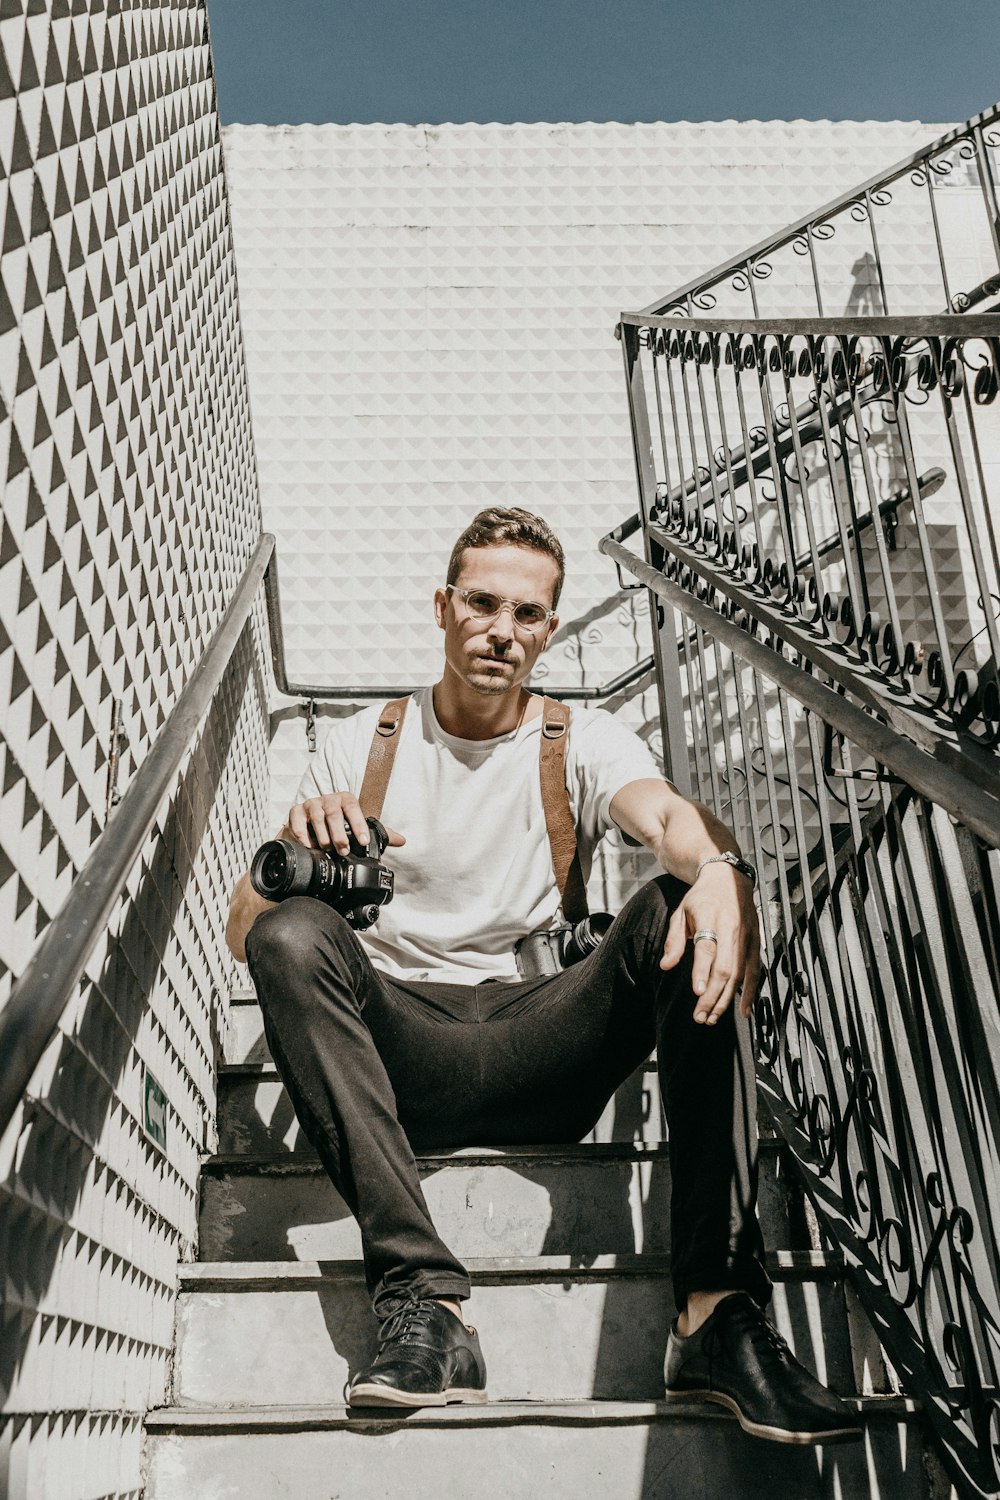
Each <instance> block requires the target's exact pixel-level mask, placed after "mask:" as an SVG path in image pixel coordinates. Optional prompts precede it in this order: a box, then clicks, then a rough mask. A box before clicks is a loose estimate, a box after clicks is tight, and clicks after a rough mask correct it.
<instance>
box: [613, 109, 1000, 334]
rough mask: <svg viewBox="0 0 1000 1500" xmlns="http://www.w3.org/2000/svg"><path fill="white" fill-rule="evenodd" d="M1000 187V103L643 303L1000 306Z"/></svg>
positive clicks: (733, 311) (881, 308) (788, 308)
mask: <svg viewBox="0 0 1000 1500" xmlns="http://www.w3.org/2000/svg"><path fill="white" fill-rule="evenodd" d="M998 197H1000V104H997V105H993V106H992V107H991V108H990V109H987V110H984V111H983V113H982V114H980V115H976V116H975V117H974V118H973V119H971V120H968V121H967V122H966V123H965V124H964V125H962V126H960V127H959V128H958V129H956V130H952V131H949V132H948V134H947V135H944V136H942V137H940V138H939V139H938V140H935V141H932V142H931V143H930V144H929V145H927V146H925V147H922V148H921V149H920V150H919V151H915V152H913V153H912V155H910V156H907V157H906V158H904V160H902V161H900V162H897V163H896V164H895V165H894V166H892V167H890V168H889V169H888V170H887V171H883V172H880V173H879V174H878V175H877V176H875V177H872V178H869V179H868V181H866V182H862V183H860V184H858V185H855V186H852V187H851V189H850V190H849V191H848V192H846V193H842V194H841V195H840V196H839V197H837V198H835V199H833V201H832V202H829V203H825V204H823V206H822V207H820V208H818V209H815V210H814V211H813V212H811V213H809V214H806V215H805V216H803V217H802V218H801V219H799V220H797V221H796V222H795V223H794V224H790V225H788V226H786V227H785V228H783V229H782V230H781V231H780V232H779V233H777V234H773V235H770V236H768V238H767V239H764V240H762V241H760V242H759V243H758V244H756V245H754V246H752V247H751V249H749V250H747V251H746V252H744V253H743V254H742V255H740V256H738V257H737V258H736V259H735V260H731V261H726V262H725V263H724V264H723V265H720V266H716V267H715V268H714V269H713V270H711V271H709V272H707V273H706V274H704V275H701V276H699V277H697V278H696V279H695V280H693V281H689V282H688V283H686V284H685V285H684V286H681V287H678V288H676V289H675V290H674V291H673V292H671V293H670V294H669V296H667V297H663V298H660V299H659V300H658V301H657V302H654V303H652V304H651V305H650V306H649V307H646V308H644V309H643V312H644V313H645V314H647V315H654V316H655V315H657V314H661V313H671V314H675V315H679V316H681V317H685V316H687V317H699V316H705V315H706V314H707V315H710V316H715V317H717V316H720V315H725V316H732V317H737V318H739V317H743V318H767V317H768V316H769V315H771V314H772V313H775V314H777V313H780V314H789V313H792V312H795V313H797V314H798V313H802V314H804V315H807V316H819V317H823V316H825V315H828V314H830V313H831V312H833V311H835V310H836V311H840V310H843V311H845V312H850V313H854V314H875V315H881V316H888V315H890V314H892V315H898V314H906V313H910V312H914V311H917V310H919V311H921V312H923V311H926V310H927V309H928V307H930V308H934V307H940V308H941V309H942V310H948V311H950V312H951V313H967V312H969V311H972V310H975V309H978V310H980V311H985V310H987V309H990V308H996V306H997V305H998V301H1000V207H998ZM958 200H961V201H958ZM953 206H954V207H956V208H957V210H958V211H957V212H953V211H952V208H953ZM977 267H978V268H979V270H978V271H977ZM915 299H918V300H915Z"/></svg>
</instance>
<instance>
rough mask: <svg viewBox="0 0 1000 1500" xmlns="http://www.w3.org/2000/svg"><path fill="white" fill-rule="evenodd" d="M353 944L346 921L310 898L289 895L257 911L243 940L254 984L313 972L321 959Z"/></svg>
mask: <svg viewBox="0 0 1000 1500" xmlns="http://www.w3.org/2000/svg"><path fill="white" fill-rule="evenodd" d="M351 942H357V938H356V937H355V935H354V932H353V931H352V929H351V928H350V927H349V926H348V924H347V922H346V921H345V920H344V918H343V917H342V916H341V915H340V913H339V912H336V911H334V910H333V909H332V907H329V906H327V905H326V904H325V903H324V902H322V901H317V900H315V898H314V897H312V896H290V897H289V898H288V899H287V900H285V901H281V902H279V903H278V905H277V906H273V907H271V909H270V910H269V911H263V912H261V914H260V916H259V917H257V919H256V921H255V922H254V924H253V926H252V927H251V928H250V931H249V932H248V933H247V938H246V955H247V963H248V965H249V967H250V972H251V974H252V976H253V978H254V981H255V982H256V981H258V980H259V979H264V980H265V981H266V980H267V979H268V978H269V977H271V976H274V977H277V978H279V979H284V980H288V979H291V978H294V976H295V975H296V974H302V973H313V972H315V970H316V967H317V965H318V964H319V963H320V962H321V961H322V958H323V957H324V956H328V955H329V954H331V953H332V952H335V951H336V950H337V949H338V948H341V947H344V946H349V945H350V943H351Z"/></svg>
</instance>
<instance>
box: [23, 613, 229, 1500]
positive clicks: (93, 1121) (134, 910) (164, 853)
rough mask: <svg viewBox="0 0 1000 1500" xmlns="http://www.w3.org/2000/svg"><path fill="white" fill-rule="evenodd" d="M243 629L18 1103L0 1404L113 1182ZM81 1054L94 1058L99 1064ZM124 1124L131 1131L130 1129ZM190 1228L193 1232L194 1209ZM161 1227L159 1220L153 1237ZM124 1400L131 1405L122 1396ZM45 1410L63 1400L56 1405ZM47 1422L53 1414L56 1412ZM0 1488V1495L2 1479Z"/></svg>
mask: <svg viewBox="0 0 1000 1500" xmlns="http://www.w3.org/2000/svg"><path fill="white" fill-rule="evenodd" d="M251 630H252V623H250V624H248V627H247V629H246V630H245V631H244V634H243V637H242V638H241V641H240V644H239V646H238V647H237V650H236V652H235V654H234V657H233V660H232V662H231V664H230V667H229V671H228V673H227V675H226V678H225V679H224V681H223V683H222V685H221V686H220V689H219V691H218V693H217V694H216V696H215V699H214V701H213V705H212V708H211V710H210V712H209V715H208V718H207V719H206V722H205V724H204V727H203V729H202V732H201V735H200V736H199V740H198V742H197V743H196V745H195V746H194V748H193V752H192V754H191V757H190V759H189V761H188V763H187V766H186V768H185V770H184V772H183V774H182V776H181V779H180V781H179V783H178V785H177V787H176V789H175V791H174V794H173V797H172V799H171V803H170V807H169V811H168V813H167V815H166V817H165V819H164V823H163V827H162V831H161V833H160V836H159V838H158V839H157V840H156V844H155V848H154V850H153V852H152V856H151V858H150V859H149V861H148V863H147V864H146V866H145V868H144V872H143V875H142V878H141V880H140V882H139V884H138V888H137V889H136V892H135V895H134V896H133V897H132V898H131V899H130V900H129V905H128V910H127V912H126V914H125V918H124V921H123V923H122V926H121V931H120V933H119V935H118V937H117V938H116V939H114V940H113V942H112V945H111V948H110V951H109V952H108V955H107V958H106V961H105V964H104V967H103V970H102V972H101V975H100V978H99V979H98V980H97V981H95V982H93V983H92V984H90V986H89V988H90V993H89V996H88V998H87V1001H86V1003H85V1005H84V1007H83V1010H82V1013H81V1016H80V1020H79V1024H78V1026H77V1028H76V1031H75V1035H74V1038H73V1040H72V1041H71V1040H70V1039H68V1038H64V1039H63V1041H62V1044H61V1047H60V1052H59V1058H58V1062H57V1064H56V1066H55V1069H54V1071H53V1082H52V1085H51V1088H50V1089H49V1092H48V1094H47V1095H46V1097H45V1098H44V1099H40V1100H38V1101H37V1102H35V1103H32V1104H31V1105H29V1106H28V1109H27V1112H26V1115H25V1120H24V1123H23V1125H22V1127H21V1138H20V1141H19V1146H18V1152H17V1165H16V1167H15V1169H14V1172H13V1173H12V1175H11V1177H10V1178H9V1179H8V1180H7V1182H6V1183H4V1184H2V1185H0V1204H2V1209H0V1258H2V1260H3V1262H4V1264H5V1266H6V1278H7V1279H6V1286H7V1294H6V1302H5V1307H4V1315H3V1338H2V1340H0V1398H2V1401H3V1403H4V1404H5V1403H6V1401H7V1399H8V1397H9V1396H10V1393H11V1391H12V1389H13V1388H14V1386H15V1383H16V1381H17V1379H18V1374H19V1371H20V1370H21V1366H22V1363H23V1361H24V1359H25V1356H26V1354H27V1353H28V1351H29V1349H30V1348H31V1347H32V1346H33V1345H34V1343H35V1341H36V1340H37V1339H38V1338H39V1337H42V1336H44V1333H45V1330H46V1328H47V1327H48V1325H49V1324H51V1323H52V1321H53V1318H52V1316H51V1314H50V1313H48V1312H46V1313H42V1312H41V1311H40V1308H41V1306H42V1305H43V1304H44V1303H45V1301H46V1298H47V1297H49V1296H50V1293H51V1290H52V1287H53V1284H54V1283H55V1282H57V1281H58V1277H59V1273H60V1269H61V1257H62V1253H63V1249H64V1246H65V1245H66V1242H67V1241H68V1240H69V1239H70V1237H71V1235H72V1234H73V1232H74V1231H73V1229H72V1228H71V1227H70V1226H73V1225H74V1223H75V1216H76V1215H77V1213H78V1210H79V1207H80V1204H81V1201H82V1199H83V1197H84V1195H85V1193H86V1191H87V1188H88V1185H90V1183H91V1182H92V1180H93V1179H95V1178H97V1179H99V1178H100V1177H101V1176H102V1175H106V1176H107V1177H108V1178H112V1177H113V1175H114V1174H113V1172H112V1169H110V1168H109V1167H108V1166H107V1165H106V1164H105V1163H103V1162H102V1160H101V1159H100V1157H99V1156H98V1154H97V1150H96V1146H97V1143H98V1142H99V1141H100V1139H101V1137H102V1134H103V1133H104V1131H105V1130H106V1128H107V1125H108V1121H109V1116H110V1114H111V1112H112V1110H113V1108H114V1106H115V1102H116V1099H117V1098H118V1090H119V1088H120V1085H121V1082H122V1079H123V1078H124V1076H125V1074H126V1072H127V1070H128V1067H129V1064H130V1060H131V1059H132V1057H133V1050H134V1046H135V1040H136V1037H137V1035H138V1033H139V1031H140V1028H141V1026H142V1023H143V1018H144V1016H145V1014H146V1008H147V994H148V992H149V990H150V988H151V986H152V985H153V984H154V982H155V980H156V979H157V977H158V975H159V974H160V973H162V970H163V963H164V959H165V956H166V954H167V951H168V948H169V945H170V942H171V938H172V936H173V934H174V931H175V924H176V921H177V917H178V914H179V912H180V910H181V908H182V906H183V903H184V900H185V895H186V890H187V888H188V887H189V886H190V884H191V881H192V879H193V878H194V872H193V862H194V859H195V857H196V854H197V851H198V849H199V847H200V845H201V841H202V839H203V837H204V835H205V832H206V829H207V826H208V822H209V818H210V815H211V811H212V808H213V805H214V802H215V797H216V794H217V792H218V790H219V787H220V786H221V785H222V784H223V782H224V779H225V773H226V767H227V765H228V763H229V760H230V757H231V756H232V754H233V753H234V750H235V748H236V747H237V744H238V740H237V737H236V735H235V731H236V728H237V722H238V718H239V713H240V707H241V704H242V702H243V699H244V695H245V692H246V688H247V684H248V682H249V679H250V676H251V672H252V671H253V665H254V654H253V645H252V639H251ZM179 877H182V878H179ZM214 1024H215V1023H214V1018H213V1026H214ZM214 1040H215V1041H217V1040H218V1038H214ZM88 1058H96V1059H99V1066H97V1065H94V1064H92V1063H90V1062H89V1061H88V1060H87V1059H88ZM128 1124H129V1126H131V1127H133V1128H135V1130H136V1133H137V1135H138V1126H137V1125H136V1123H135V1122H134V1121H129V1122H128ZM137 1149H139V1150H142V1151H145V1152H146V1153H147V1156H148V1157H150V1158H152V1159H155V1158H157V1157H158V1153H157V1152H155V1150H154V1148H153V1147H152V1145H150V1144H149V1143H147V1142H145V1141H144V1140H143V1139H142V1137H141V1135H140V1136H138V1140H137ZM159 1160H160V1161H161V1162H162V1160H163V1159H162V1158H159ZM123 1190H124V1193H125V1195H126V1197H127V1198H131V1197H133V1196H134V1195H133V1192H132V1189H131V1188H130V1187H129V1186H128V1185H127V1184H123V1183H121V1182H120V1181H119V1180H117V1179H116V1180H115V1181H114V1185H113V1186H111V1185H110V1184H109V1188H108V1189H107V1193H108V1196H115V1197H120V1195H121V1193H122V1191H123ZM139 1212H140V1213H142V1214H143V1215H145V1216H147V1217H148V1218H153V1217H155V1210H153V1209H152V1208H149V1207H147V1206H146V1205H145V1204H142V1205H140V1209H139ZM191 1221H192V1229H193V1225H194V1210H193V1208H192V1212H191ZM164 1229H165V1226H164V1225H163V1224H162V1221H161V1225H160V1232H161V1233H162V1232H164ZM76 1232H77V1233H79V1234H80V1235H81V1236H84V1235H85V1234H86V1230H85V1228H84V1227H83V1226H81V1227H80V1229H79V1230H78V1231H76ZM98 1232H100V1231H98ZM166 1233H167V1234H169V1235H171V1236H173V1237H175V1238H179V1235H180V1231H179V1230H178V1229H177V1228H175V1227H174V1226H169V1227H166ZM116 1251H117V1247H115V1246H113V1245H111V1246H104V1245H101V1244H100V1243H99V1242H97V1241H96V1240H92V1242H91V1248H90V1249H89V1250H88V1252H87V1256H86V1261H87V1275H88V1277H90V1278H91V1279H92V1281H93V1283H94V1288H93V1291H92V1293H91V1295H90V1296H89V1297H84V1296H82V1295H81V1288H80V1287H79V1286H78V1287H77V1294H76V1295H75V1296H74V1298H73V1306H74V1308H78V1307H81V1306H86V1305H89V1306H90V1307H91V1308H95V1307H96V1306H97V1305H98V1304H100V1305H102V1306H104V1307H107V1306H109V1305H112V1306H113V1296H112V1297H110V1298H109V1299H108V1302H105V1301H104V1297H103V1296H102V1295H101V1294H100V1293H99V1292H98V1291H97V1286H98V1285H99V1284H100V1281H101V1280H102V1279H103V1278H107V1277H113V1276H115V1275H118V1274H120V1268H117V1259H118V1255H117V1253H116ZM98 1267H99V1269H98ZM137 1274H138V1277H139V1280H140V1282H141V1281H142V1280H143V1278H144V1277H147V1280H148V1288H147V1290H148V1293H149V1295H150V1296H151V1297H156V1296H159V1297H165V1298H168V1299H169V1300H170V1302H171V1305H172V1299H173V1291H174V1288H173V1285H172V1283H171V1284H162V1285H160V1286H159V1287H157V1286H156V1283H155V1280H154V1278H152V1277H151V1276H148V1273H144V1272H141V1271H140V1272H138V1273H137ZM15 1288H16V1289H17V1290H16V1291H15V1290H14V1289H15ZM150 1311H151V1312H152V1309H150ZM57 1321H60V1322H61V1321H63V1320H62V1319H57ZM152 1321H153V1319H152V1317H150V1318H148V1319H147V1322H146V1326H147V1327H148V1326H149V1325H150V1324H151V1323H152ZM64 1322H65V1327H64V1329H62V1330H57V1333H56V1337H57V1338H65V1339H66V1340H67V1342H68V1343H69V1344H73V1343H75V1342H76V1341H78V1340H79V1341H83V1342H86V1341H87V1339H88V1338H90V1337H93V1338H95V1339H96V1340H97V1342H98V1343H100V1342H101V1341H102V1340H108V1342H109V1343H110V1344H111V1345H112V1346H113V1345H114V1344H115V1343H116V1342H117V1343H118V1344H119V1345H122V1346H124V1345H133V1346H136V1347H137V1353H139V1355H140V1356H146V1357H148V1356H149V1355H150V1354H151V1353H152V1354H155V1351H156V1350H157V1349H159V1348H161V1346H160V1345H159V1344H156V1343H153V1342H151V1341H148V1340H143V1339H142V1338H141V1337H140V1336H137V1334H136V1333H135V1332H134V1331H133V1332H132V1333H131V1334H126V1333H118V1334H111V1335H110V1336H109V1335H108V1334H107V1332H106V1327H107V1324H108V1323H110V1322H113V1318H109V1317H108V1316H107V1314H104V1315H103V1316H102V1322H101V1325H98V1324H97V1323H96V1322H93V1323H89V1322H87V1321H86V1319H85V1318H81V1319H80V1321H79V1322H77V1321H76V1320H75V1319H72V1318H69V1317H67V1318H65V1320H64ZM168 1326H169V1315H168ZM168 1344H169V1337H168ZM162 1352H163V1355H164V1358H165V1357H166V1355H167V1353H168V1347H163V1348H162ZM79 1394H80V1395H84V1394H85V1393H82V1392H81V1393H79ZM137 1395H138V1397H139V1401H138V1405H139V1406H140V1408H141V1407H142V1406H144V1403H145V1398H146V1388H145V1385H144V1386H143V1389H142V1390H141V1392H138V1393H137ZM128 1399H129V1404H132V1395H131V1393H129V1394H128ZM54 1404H55V1405H56V1406H59V1405H60V1404H63V1403H61V1402H60V1401H59V1400H55V1401H54ZM22 1420H23V1421H37V1416H34V1417H25V1418H23V1419H22V1418H20V1417H17V1416H13V1415H12V1416H11V1418H10V1421H11V1422H12V1423H13V1424H15V1426H17V1425H18V1424H20V1423H21V1422H22ZM52 1420H53V1421H57V1420H62V1418H61V1417H58V1416H56V1415H54V1416H53V1419H52ZM14 1436H16V1432H15V1434H14ZM0 1492H3V1493H6V1485H5V1481H4V1476H3V1474H2V1473H0Z"/></svg>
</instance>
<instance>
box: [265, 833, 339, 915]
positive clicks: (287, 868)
mask: <svg viewBox="0 0 1000 1500" xmlns="http://www.w3.org/2000/svg"><path fill="white" fill-rule="evenodd" d="M322 858H325V856H324V855H323V854H321V853H317V852H315V851H314V850H312V849H306V848H305V847H304V846H303V845H302V844H293V843H292V842H290V840H288V839H270V840H269V841H268V842H267V843H266V844H261V846H260V848H259V849H258V850H257V853H256V854H255V855H254V857H253V864H252V865H251V866H250V882H251V884H252V885H253V888H254V890H255V891H256V892H257V894H258V896H263V897H264V898H265V900H267V901H283V900H284V899H285V897H286V896H308V895H310V894H311V893H312V890H313V887H314V885H315V884H316V883H317V875H318V871H319V869H320V864H319V861H320V860H321V859H322Z"/></svg>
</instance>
